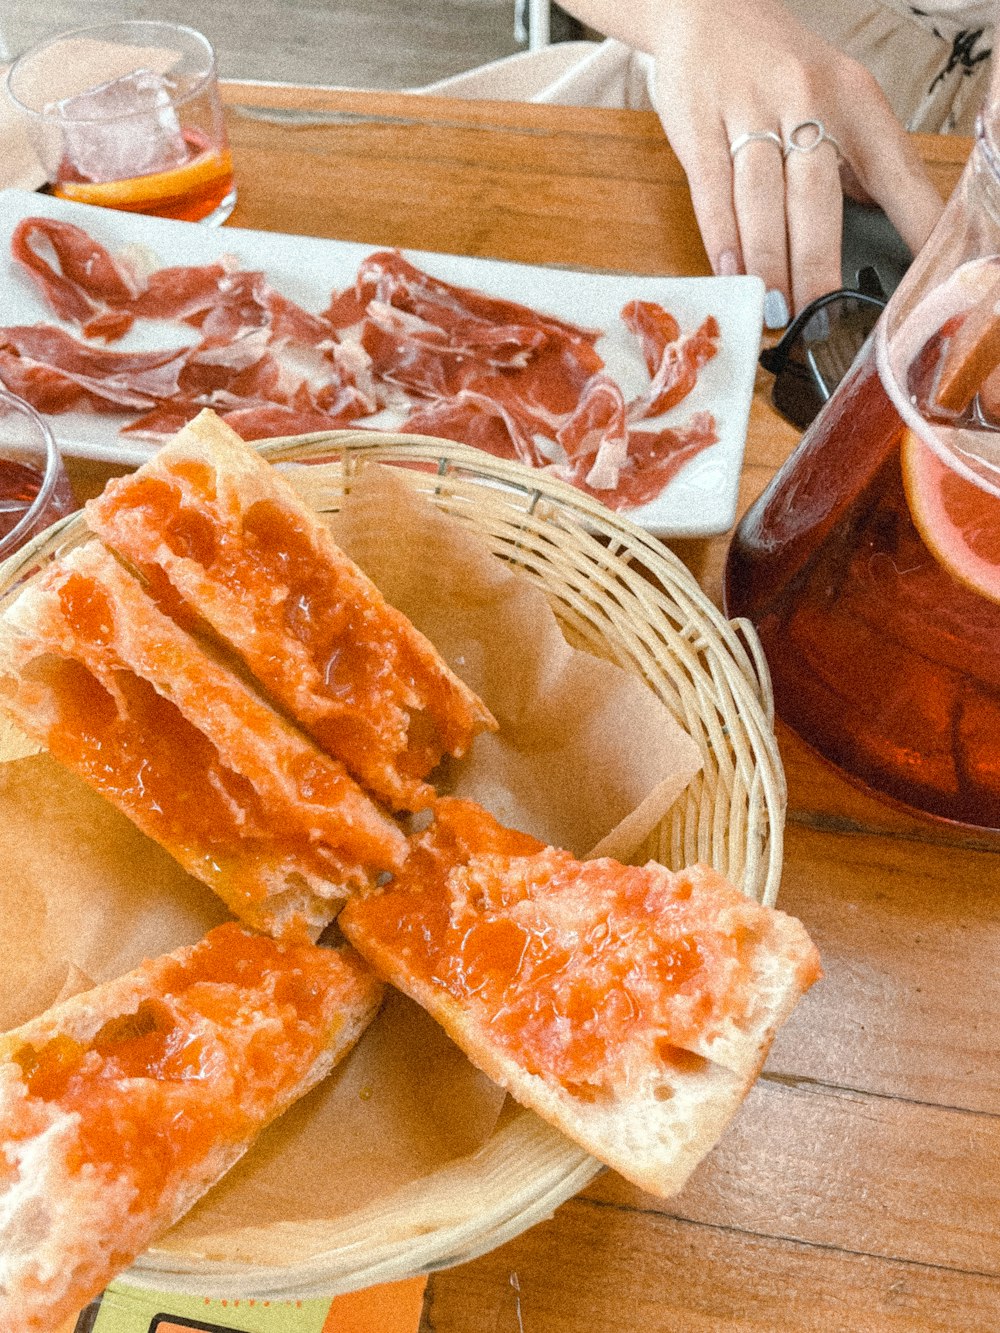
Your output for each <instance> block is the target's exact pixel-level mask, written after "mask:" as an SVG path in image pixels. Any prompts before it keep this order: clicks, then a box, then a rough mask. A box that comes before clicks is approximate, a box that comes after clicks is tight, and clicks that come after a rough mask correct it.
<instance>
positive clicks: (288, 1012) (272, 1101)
mask: <svg viewBox="0 0 1000 1333" xmlns="http://www.w3.org/2000/svg"><path fill="white" fill-rule="evenodd" d="M381 993H382V987H381V985H380V983H379V982H377V981H376V980H375V979H374V977H372V975H371V973H370V972H369V970H368V968H367V967H365V965H364V964H363V963H362V962H361V960H360V959H359V958H358V957H357V955H356V954H354V953H353V952H352V951H351V950H349V949H347V950H343V951H337V950H334V949H325V948H320V947H318V946H316V945H312V944H293V945H283V944H279V943H276V942H275V941H273V940H270V939H268V938H266V937H265V936H261V935H253V934H251V933H249V932H248V931H245V930H243V929H241V928H240V927H239V926H237V925H236V924H235V923H231V924H228V925H224V926H219V927H217V928H216V929H215V930H213V931H211V932H209V934H208V935H207V936H206V937H205V938H204V939H203V940H202V941H201V942H200V943H199V944H196V945H194V946H193V947H191V948H187V949H180V950H178V951H177V952H176V953H172V954H167V955H166V956H165V957H162V958H158V959H156V960H155V961H147V962H145V963H143V964H142V965H141V966H140V967H139V968H138V969H136V971H134V972H130V973H129V974H128V975H127V976H124V977H121V978H119V979H117V980H115V981H111V982H108V983H106V984H104V985H101V986H97V987H95V988H94V989H93V990H90V991H88V992H86V993H85V994H83V995H78V996H75V997H74V998H73V999H70V1000H67V1001H64V1002H63V1003H62V1004H59V1005H56V1006H55V1007H54V1008H52V1009H50V1010H48V1011H47V1012H46V1013H45V1014H43V1015H42V1016H41V1017H39V1018H37V1019H34V1020H32V1021H31V1022H29V1023H26V1024H25V1025H24V1026H22V1027H20V1028H17V1029H15V1030H14V1031H13V1032H8V1033H6V1034H4V1035H2V1036H0V1168H2V1169H0V1328H2V1329H3V1333H51V1330H54V1329H55V1328H57V1327H58V1326H59V1324H60V1322H61V1321H62V1320H63V1319H65V1318H67V1317H68V1316H70V1315H72V1314H73V1313H74V1312H75V1311H77V1310H79V1309H80V1308H81V1306H83V1305H85V1304H86V1303H87V1301H89V1300H90V1299H91V1298H92V1297H93V1296H95V1295H96V1294H97V1293H98V1292H99V1291H101V1290H102V1288H103V1287H104V1286H106V1285H107V1283H108V1282H109V1281H110V1280H111V1279H112V1278H113V1277H114V1276H115V1275H116V1274H117V1273H119V1272H121V1271H122V1270H123V1269H124V1268H126V1267H127V1266H128V1265H129V1264H130V1263H131V1261H132V1260H133V1259H134V1258H135V1257H136V1256H137V1255H138V1254H141V1253H142V1251H143V1250H145V1249H146V1248H147V1246H148V1245H149V1244H150V1242H151V1241H153V1240H154V1239H155V1238H156V1236H158V1235H159V1234H160V1233H161V1232H163V1231H165V1230H166V1229H167V1228H168V1227H170V1226H171V1225H172V1224H173V1223H174V1222H176V1221H177V1220H178V1219H179V1218H180V1217H182V1216H183V1214H184V1213H186V1212H187V1210H188V1209H189V1208H190V1207H191V1206H192V1205H193V1204H194V1203H195V1201H196V1200H197V1199H198V1198H200V1197H201V1195H202V1194H204V1193H205V1192H206V1191H207V1190H208V1189H209V1187H210V1186H211V1185H212V1184H214V1182H215V1181H216V1180H218V1179H219V1177H220V1176H221V1175H223V1174H224V1172H226V1171H228V1170H229V1168H230V1167H232V1166H233V1165H234V1163H235V1162H236V1161H237V1160H238V1159H239V1158H240V1157H241V1156H242V1155H243V1154H244V1153H245V1152H246V1150H247V1149H248V1148H249V1147H250V1145H251V1143H252V1141H253V1139H254V1138H255V1136H256V1135H257V1134H258V1133H259V1132H260V1130H261V1129H263V1128H264V1126H265V1125H267V1124H268V1123H269V1122H270V1121H272V1120H274V1119H275V1117H277V1116H278V1115H280V1114H281V1113H282V1111H284V1110H285V1109H286V1108H287V1107H288V1106H290V1105H291V1103H292V1102H293V1101H295V1100H296V1098H298V1097H300V1096H302V1094H303V1093H305V1092H306V1091H307V1090H308V1089H309V1088H311V1087H313V1086H314V1084H316V1083H317V1082H319V1080H320V1079H322V1078H323V1077H324V1076H325V1075H326V1074H327V1073H328V1072H329V1071H330V1069H331V1068H332V1067H333V1066H334V1064H336V1063H337V1061H338V1060H340V1059H341V1058H342V1057H343V1056H344V1055H345V1054H346V1053H347V1051H348V1050H350V1048H351V1047H352V1046H353V1044H354V1043H355V1042H356V1041H357V1039H358V1037H359V1036H360V1035H361V1033H362V1032H363V1031H364V1029H365V1027H366V1026H367V1024H368V1023H369V1022H370V1020H371V1019H372V1018H373V1017H374V1014H375V1012H376V1010H377V1008H378V1005H379V1002H380V999H381Z"/></svg>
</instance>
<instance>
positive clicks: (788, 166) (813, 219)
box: [784, 126, 844, 311]
mask: <svg viewBox="0 0 1000 1333" xmlns="http://www.w3.org/2000/svg"><path fill="white" fill-rule="evenodd" d="M794 128H795V127H794V126H791V127H789V129H788V131H787V136H786V142H787V143H789V144H791V145H792V146H791V147H790V149H789V150H788V151H787V152H786V156H785V159H784V168H785V172H784V184H785V216H786V224H787V231H788V267H789V269H790V271H791V274H792V305H793V309H795V310H796V311H798V310H801V309H802V308H803V307H804V306H807V305H808V304H809V302H810V301H814V300H815V299H816V297H817V296H822V295H823V293H824V292H829V291H834V290H835V289H836V288H838V287H840V286H841V285H842V279H841V266H840V251H841V237H842V233H843V221H844V196H843V192H842V190H841V184H840V169H839V168H840V153H839V151H838V150H837V147H836V145H835V144H833V143H831V142H829V141H828V140H823V141H822V142H819V141H817V142H816V144H815V147H813V148H812V149H811V150H809V151H806V150H805V149H803V148H796V147H795V146H794V145H795V143H796V142H799V140H798V138H797V136H795V137H792V136H793V132H794ZM809 132H810V133H811V132H812V130H811V127H810V131H809ZM806 142H807V143H809V142H812V140H806Z"/></svg>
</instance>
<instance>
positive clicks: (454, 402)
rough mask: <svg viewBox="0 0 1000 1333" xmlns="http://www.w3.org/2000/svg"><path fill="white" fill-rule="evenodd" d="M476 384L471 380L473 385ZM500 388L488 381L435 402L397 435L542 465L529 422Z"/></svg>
mask: <svg viewBox="0 0 1000 1333" xmlns="http://www.w3.org/2000/svg"><path fill="white" fill-rule="evenodd" d="M476 382H477V381H475V380H474V381H473V384H475V383H476ZM503 390H504V386H502V385H501V386H498V385H496V384H495V383H493V382H491V383H489V384H487V385H484V386H483V388H482V389H481V390H477V389H476V388H468V389H461V390H459V392H458V393H456V394H453V395H452V396H451V397H449V398H442V399H439V400H438V401H437V402H434V403H429V404H428V405H427V406H426V407H419V408H417V410H416V411H415V412H411V413H410V415H409V416H408V417H407V418H406V420H405V421H404V422H403V424H402V425H401V426H400V428H399V429H400V432H401V433H402V434H407V435H437V436H440V437H442V438H443V439H446V440H457V441H458V442H459V443H460V444H469V445H473V446H474V447H475V448H477V449H482V450H484V451H485V452H486V453H488V454H493V455H494V456H495V457H497V458H509V459H511V460H516V461H518V462H521V463H527V464H528V465H529V466H531V467H539V466H541V465H542V464H544V462H545V458H544V457H543V455H542V454H541V453H540V451H539V449H538V446H537V444H536V443H535V439H534V436H533V434H532V433H531V426H532V423H531V421H530V419H528V420H525V419H524V417H525V416H526V415H527V414H525V413H523V412H520V411H519V410H518V409H519V408H520V407H521V404H520V401H519V400H518V398H517V395H516V394H514V395H513V398H514V403H513V404H512V405H508V403H507V402H505V400H504V392H503Z"/></svg>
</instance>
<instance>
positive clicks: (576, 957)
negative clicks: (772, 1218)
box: [339, 801, 819, 1197]
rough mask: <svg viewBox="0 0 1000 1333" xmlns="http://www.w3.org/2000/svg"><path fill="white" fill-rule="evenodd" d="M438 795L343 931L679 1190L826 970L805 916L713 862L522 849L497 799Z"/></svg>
mask: <svg viewBox="0 0 1000 1333" xmlns="http://www.w3.org/2000/svg"><path fill="white" fill-rule="evenodd" d="M437 810H438V814H437V818H436V819H435V822H434V823H433V824H432V825H431V826H430V828H429V829H427V830H426V831H425V832H424V833H423V834H421V835H420V836H419V837H417V838H416V839H415V841H414V845H413V850H412V852H411V855H410V858H409V860H408V862H407V865H406V867H405V869H404V870H403V872H402V874H401V875H400V876H398V877H397V879H396V880H395V881H394V882H392V883H391V884H389V885H387V886H386V887H385V888H384V889H381V890H376V891H374V892H372V893H369V894H364V895H361V896H358V897H356V898H354V899H352V900H351V901H349V902H348V904H347V905H346V907H345V908H344V910H343V912H342V913H341V915H340V918H339V924H340V927H341V929H342V930H343V932H344V934H345V936H346V937H347V938H348V939H349V940H350V941H351V943H353V944H354V946H355V948H356V949H357V950H358V951H359V952H360V953H361V954H363V955H364V956H365V957H366V958H367V959H368V961H369V962H370V963H371V964H372V966H373V967H374V968H375V970H376V971H377V972H378V973H379V974H380V975H381V976H382V977H384V978H385V979H386V980H387V981H391V982H392V983H393V984H394V985H395V986H398V987H399V988H400V989H401V990H403V991H405V992H406V993H407V994H408V995H409V996H411V998H413V999H414V1000H416V1001H417V1002H418V1003H419V1004H421V1005H423V1007H424V1008H425V1009H427V1010H428V1012H429V1013H430V1014H431V1015H432V1016H433V1017H434V1018H436V1019H437V1020H438V1022H440V1023H441V1024H442V1026H443V1027H444V1028H445V1030H446V1031H447V1032H448V1034H449V1036H451V1037H452V1039H453V1040H454V1041H455V1042H456V1043H457V1044H458V1045H459V1046H460V1047H461V1048H462V1050H463V1051H464V1052H465V1053H466V1055H467V1056H468V1057H469V1059H470V1060H472V1062H473V1063H474V1064H475V1065H477V1066H478V1067H479V1068H480V1069H481V1070H482V1071H483V1072H484V1073H485V1074H487V1075H488V1076H489V1077H490V1078H492V1079H493V1080H494V1081H495V1082H497V1083H499V1084H500V1085H501V1087H503V1088H505V1089H506V1090H507V1091H508V1092H509V1093H510V1094H511V1095H512V1096H513V1097H515V1098H516V1099H517V1100H518V1101H519V1102H521V1103H522V1104H523V1105H524V1106H527V1107H530V1108H531V1109H532V1110H534V1111H536V1112H537V1113H538V1114H539V1115H540V1116H542V1117H543V1118H544V1119H546V1120H548V1121H549V1122H550V1123H551V1124H553V1125H555V1126H556V1127H557V1128H558V1129H560V1130H562V1131H563V1133H565V1134H566V1135H567V1136H568V1137H569V1138H571V1139H573V1140H575V1141H576V1142H577V1143H579V1144H580V1145H581V1146H583V1147H584V1148H586V1149H587V1151H588V1152H590V1153H592V1154H593V1155H594V1156H595V1157H597V1158H599V1159H600V1160H601V1161H602V1162H605V1163H606V1164H607V1165H608V1166H611V1167H614V1168H615V1170H617V1171H618V1172H620V1173H621V1174H622V1175H623V1176H625V1177H626V1178H627V1179H629V1180H631V1181H633V1182H634V1183H635V1184H637V1185H639V1186H641V1187H642V1188H643V1189H646V1190H649V1191H650V1192H651V1193H653V1194H656V1195H660V1196H662V1197H668V1196H669V1195H671V1194H674V1193H676V1192H677V1191H678V1190H679V1189H680V1188H681V1187H682V1185H683V1184H684V1182H685V1180H686V1179H687V1177H688V1175H689V1174H690V1172H691V1171H692V1170H693V1169H694V1167H695V1166H696V1165H697V1163H698V1162H699V1161H700V1160H701V1158H702V1157H703V1156H704V1155H705V1154H706V1153H707V1152H708V1150H709V1149H710V1148H711V1147H712V1146H713V1144H714V1143H715V1142H716V1140H717V1139H718V1137H719V1135H720V1134H721V1133H722V1131H723V1129H724V1128H725V1126H726V1124H727V1123H728V1121H729V1120H730V1119H731V1117H732V1116H733V1114H734V1113H735V1111H736V1110H737V1108H738V1107H739V1105H740V1103H741V1101H742V1100H743V1098H744V1097H745V1095H746V1093H747V1092H748V1090H749V1088H750V1085H751V1084H752V1082H753V1080H754V1079H755V1077H756V1075H757V1073H758V1072H759V1070H760V1067H761V1065H762V1064H763V1061H764V1058H765V1056H766V1054H767V1051H768V1048H769V1046H770V1043H771V1040H772V1038H773V1036H774V1033H775V1031H776V1029H777V1028H778V1026H779V1025H780V1024H781V1023H782V1022H783V1021H784V1019H785V1018H786V1017H787V1015H788V1014H789V1013H790V1011H791V1009H792V1007H793V1005H794V1004H795V1003H796V1001H797V1000H798V998H799V996H800V995H801V994H802V993H803V992H804V991H805V990H806V989H807V988H808V986H809V985H811V983H812V982H813V981H814V980H815V979H816V978H817V977H818V975H819V958H818V954H817V952H816V949H815V948H814V947H813V945H812V943H811V942H810V940H809V938H808V936H807V934H806V932H805V930H804V929H803V927H802V926H801V925H800V924H799V922H798V921H796V920H795V919H794V918H792V917H789V916H786V915H785V914H784V913H781V912H776V911H773V910H771V909H770V908H765V907H761V906H759V905H758V904H757V903H755V902H753V901H751V900H750V899H748V898H745V897H744V896H743V895H742V894H741V893H739V892H737V890H736V889H735V888H733V887H732V885H730V884H729V883H728V882H727V881H726V880H725V879H723V877H722V876H721V875H719V874H717V873H716V872H715V871H713V870H711V869H709V868H708V867H707V866H699V865H696V866H692V867H691V868H689V869H687V870H683V871H679V872H676V873H675V872H671V871H669V870H667V869H665V868H664V867H663V866H660V865H657V864H655V863H653V862H650V863H649V864H648V865H646V866H642V867H636V866H624V865H620V864H619V863H617V862H615V861H611V860H608V859H600V860H594V861H584V862H580V861H576V860H574V858H573V857H572V856H571V855H570V854H569V853H568V852H563V851H558V850H556V849H554V848H551V847H549V848H543V849H541V850H534V851H531V850H529V851H528V852H527V853H524V852H518V851H517V850H516V849H514V848H512V847H511V846H510V845H509V844H510V841H511V836H512V835H510V834H509V831H507V830H503V829H501V828H500V827H499V826H497V825H495V823H494V822H493V821H492V820H490V819H489V816H486V815H484V813H483V812H482V811H479V812H476V811H475V810H474V809H472V810H470V809H469V808H468V806H466V804H465V803H464V802H457V801H448V802H446V801H442V802H439V805H438V807H437ZM513 836H515V837H521V836H523V835H513ZM477 844H478V845H479V846H480V847H481V848H482V850H480V851H476V850H474V848H475V847H476V845H477ZM536 846H537V844H536Z"/></svg>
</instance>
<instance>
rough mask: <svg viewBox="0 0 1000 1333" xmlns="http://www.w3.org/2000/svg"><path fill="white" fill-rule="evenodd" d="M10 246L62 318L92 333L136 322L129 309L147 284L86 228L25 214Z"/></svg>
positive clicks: (117, 331)
mask: <svg viewBox="0 0 1000 1333" xmlns="http://www.w3.org/2000/svg"><path fill="white" fill-rule="evenodd" d="M10 249H11V255H12V257H13V258H14V259H15V260H17V262H18V263H20V264H21V265H22V266H23V267H24V269H25V271H26V272H27V274H28V275H29V276H30V278H31V279H32V281H33V282H34V283H35V284H36V286H37V287H38V288H39V290H40V291H41V293H42V296H43V297H44V298H45V300H46V301H47V302H48V304H49V305H50V306H51V308H52V310H53V312H54V313H55V314H56V315H58V317H59V318H60V319H64V320H67V321H68V322H70V323H73V324H78V325H79V326H80V327H81V328H82V329H85V330H89V331H90V336H93V337H104V338H109V337H120V336H121V335H122V334H123V333H124V332H126V330H127V329H128V327H129V325H130V324H131V322H132V321H131V318H130V315H129V312H128V309H127V308H128V307H129V306H130V305H131V303H132V301H134V299H135V298H136V296H137V295H138V294H139V292H140V291H141V289H142V285H143V284H142V282H141V281H140V280H139V278H138V277H137V276H136V274H135V273H134V272H133V271H132V269H131V268H130V267H129V266H128V265H127V264H125V263H123V262H122V261H121V260H118V259H115V258H114V256H113V255H111V254H110V252H109V251H107V250H106V249H105V248H104V246H103V245H100V244H99V243H98V242H97V241H95V240H93V239H92V238H91V237H90V236H88V235H87V233H86V232H85V231H84V230H83V228H82V227H76V226H74V225H73V224H72V223H68V222H58V221H56V220H55V219H53V218H38V217H32V218H24V219H23V220H22V221H21V222H19V223H18V224H17V226H16V227H15V228H14V232H13V235H12V236H11V244H10Z"/></svg>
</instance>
